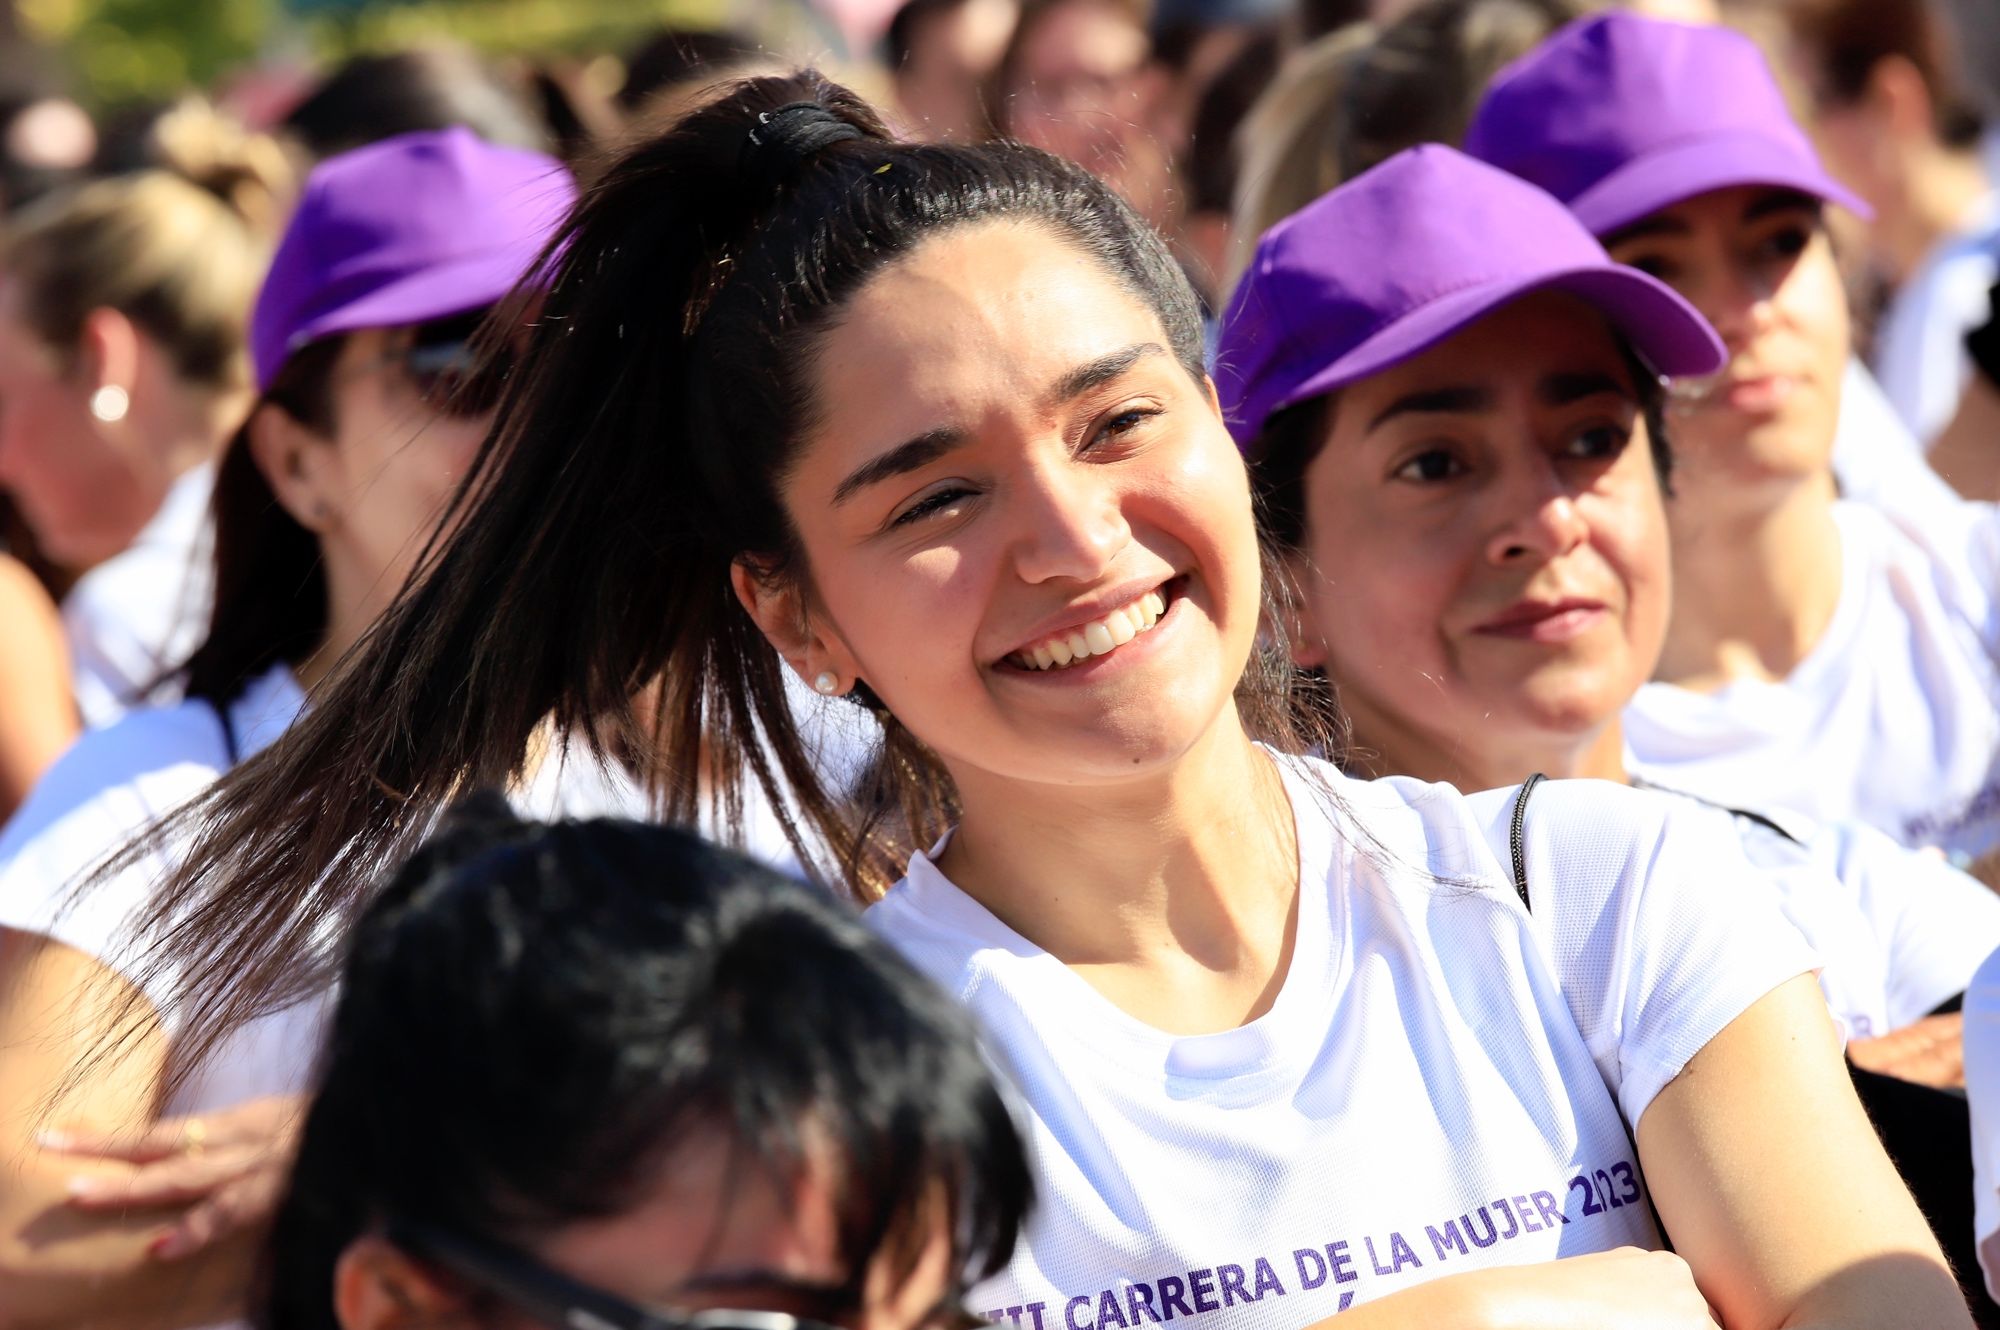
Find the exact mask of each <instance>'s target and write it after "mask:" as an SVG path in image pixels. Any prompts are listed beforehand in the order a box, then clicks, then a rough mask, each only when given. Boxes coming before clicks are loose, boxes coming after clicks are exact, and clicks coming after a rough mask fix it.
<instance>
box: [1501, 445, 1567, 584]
mask: <svg viewBox="0 0 2000 1330" xmlns="http://www.w3.org/2000/svg"><path fill="white" fill-rule="evenodd" d="M1500 502H1501V503H1502V504H1503V505H1504V513H1503V516H1502V518H1501V521H1500V524H1499V525H1498V526H1497V527H1496V528H1495V529H1494V531H1493V533H1492V535H1491V536H1489V537H1488V538H1487V542H1486V558H1487V560H1488V562H1490V563H1492V564H1494V565H1495V566H1504V565H1506V564H1511V563H1518V562H1521V561H1523V560H1529V559H1532V560H1536V561H1539V562H1547V561H1548V560H1550V559H1555V558H1559V557H1560V556H1562V555H1564V554H1567V553H1569V552H1570V551H1571V550H1573V549H1575V548H1576V547H1577V546H1578V545H1581V544H1582V543H1583V542H1584V541H1585V540H1587V539H1588V538H1589V536H1590V528H1589V526H1588V524H1587V523H1585V521H1584V520H1583V514H1582V513H1580V512H1578V511H1577V506H1576V496H1575V494H1574V493H1573V492H1572V491H1571V489H1570V487H1569V486H1568V485H1567V484H1565V483H1564V481H1563V479H1562V477H1561V476H1560V475H1558V474H1557V473H1556V469H1555V467H1554V466H1552V465H1549V464H1547V463H1544V464H1542V465H1539V466H1537V467H1535V468H1534V469H1532V470H1531V471H1527V472H1525V473H1524V474H1523V475H1521V476H1520V477H1519V478H1517V479H1516V480H1515V481H1514V482H1513V483H1511V484H1509V485H1505V486H1503V487H1501V490H1500Z"/></svg>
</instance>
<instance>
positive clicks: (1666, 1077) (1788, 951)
mask: <svg viewBox="0 0 2000 1330" xmlns="http://www.w3.org/2000/svg"><path fill="white" fill-rule="evenodd" d="M1685 802H1686V801H1685V800H1682V799H1680V798H1678V797H1676V796H1672V795H1664V794H1655V793H1650V792H1647V791H1643V790H1632V789H1627V788H1626V787H1624V786H1620V785H1612V784H1608V783H1606V782H1602V781H1556V782H1551V783H1550V784H1549V785H1547V786H1544V787H1543V788H1542V789H1541V790H1539V791H1537V793H1536V794H1535V796H1534V798H1533V800H1532V801H1531V802H1530V804H1529V812H1528V816H1527V833H1526V836H1527V861H1528V877H1529V881H1530V883H1531V890H1532V889H1533V888H1534V887H1535V886H1536V885H1538V884H1546V885H1545V886H1543V887H1542V888H1541V889H1539V890H1534V901H1535V905H1534V915H1535V918H1536V920H1537V921H1538V923H1539V926H1540V927H1541V928H1542V930H1543V932H1544V936H1545V937H1546V939H1547V941H1548V944H1549V948H1550V952H1551V956H1552V959H1553V960H1554V963H1555V968H1556V973H1557V975H1558V976H1559V979H1560V982H1561V983H1562V985H1563V992H1564V995H1565V997H1566V998H1567V999H1568V1001H1569V1006H1570V1010H1571V1013H1572V1014H1573V1015H1574V1016H1575V1018H1576V1023H1577V1027H1578V1028H1579V1029H1580V1030H1581V1031H1582V1032H1583V1037H1584V1039H1585V1041H1586V1043H1587V1045H1588V1047H1589V1048H1590V1051H1591V1056H1592V1057H1593V1058H1594V1059H1595V1060H1596V1062H1597V1065H1598V1069H1599V1071H1600V1072H1601V1073H1602V1074H1603V1076H1604V1080H1605V1084H1606V1085H1608V1086H1609V1087H1610V1088H1611V1091H1612V1093H1613V1094H1614V1095H1616V1096H1617V1099H1618V1104H1619V1107H1620V1108H1621V1109H1623V1110H1624V1113H1625V1120H1626V1122H1627V1123H1629V1124H1631V1125H1632V1126H1634V1127H1635V1128H1636V1127H1637V1125H1638V1123H1639V1119H1640V1118H1641V1117H1642V1116H1643V1115H1644V1113H1645V1111H1646V1109H1647V1108H1648V1107H1649V1106H1650V1105H1651V1104H1652V1102H1653V1097H1654V1096H1655V1095H1657V1094H1658V1093H1659V1092H1660V1090H1661V1089H1662V1088H1663V1087H1664V1086H1665V1085H1666V1084H1667V1083H1668V1082H1669V1081H1671V1080H1673V1079H1674V1077H1676V1076H1678V1075H1680V1073H1681V1069H1682V1068H1683V1067H1685V1066H1686V1065H1687V1063H1688V1059H1690V1058H1692V1057H1693V1056H1694V1055H1695V1054H1696V1053H1698V1052H1700V1051H1701V1050H1702V1048H1703V1047H1705V1046H1706V1045H1707V1043H1708V1041H1709V1040H1710V1039H1713V1038H1714V1037H1715V1036H1716V1035H1717V1034H1720V1033H1721V1032H1722V1029H1723V1027H1725V1026H1727V1025H1728V1024H1729V1023H1730V1022H1731V1021H1733V1020H1735V1019H1736V1018H1737V1017H1738V1016H1740V1015H1742V1014H1743V1013H1744V1012H1745V1011H1747V1010H1748V1009H1749V1008H1750V1007H1751V1006H1753V1005H1755V1004H1756V1002H1757V1001H1758V1000H1759V999H1761V998H1763V997H1764V996H1766V995H1767V994H1769V993H1770V992H1771V991H1772V990H1773V989H1776V988H1777V987H1779V986H1780V985H1781V984H1783V983H1784V982H1785V981H1786V980H1788V979H1793V978H1796V977H1797V976H1799V975H1802V974H1807V973H1811V972H1813V971H1815V970H1817V969H1818V968H1819V958H1818V957H1817V956H1816V955H1815V954H1814V952H1813V950H1812V948H1811V947H1810V946H1808V945H1807V943H1806V940H1805V939H1804V938H1803V937H1802V936H1800V934H1799V931H1798V929H1797V928H1795V927H1793V926H1792V924H1791V923H1790V922H1789V921H1788V920H1786V918H1785V917H1784V915H1783V913H1782V912H1781V911H1780V909H1779V907H1778V902H1777V896H1776V893H1775V892H1774V890H1773V889H1772V887H1771V884H1770V883H1769V881H1768V880H1767V879H1766V877H1765V876H1764V874H1762V873H1760V872H1759V871H1758V870H1757V869H1755V868H1754V867H1752V866H1751V864H1750V861H1749V860H1748V859H1746V858H1745V857H1744V854H1743V848H1742V845H1741V844H1740V842H1739V841H1738V840H1737V838H1736V836H1735V834H1734V832H1733V831H1732V830H1731V829H1730V828H1729V826H1728V823H1727V820H1726V819H1717V818H1710V817H1706V816H1702V815H1701V814H1702V813H1704V812H1705V811H1706V810H1702V809H1699V808H1696V809H1692V810H1688V809H1684V808H1683V807H1682V805H1684V804H1685ZM1545 902H1546V904H1545Z"/></svg>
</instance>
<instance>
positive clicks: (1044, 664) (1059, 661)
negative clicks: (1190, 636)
mask: <svg viewBox="0 0 2000 1330" xmlns="http://www.w3.org/2000/svg"><path fill="white" fill-rule="evenodd" d="M1168 595H1169V593H1168V591H1167V588H1166V587H1164V586H1161V587H1158V588H1155V589H1154V590H1152V591H1148V592H1147V593H1146V594H1145V595H1143V596H1140V597H1139V598H1138V599H1137V600H1134V601H1133V602H1132V603H1131V604H1129V605H1124V606H1121V607H1119V608H1118V609H1115V610H1112V611H1111V612H1110V613H1109V614H1106V615H1103V616H1102V617H1100V618H1096V619H1092V620H1091V621H1090V622H1089V623H1086V624H1081V625H1079V626H1077V627H1075V628H1071V629H1069V630H1068V631H1067V632H1063V633H1058V634H1056V635H1055V636H1053V637H1050V638H1048V639H1047V640H1046V641H1042V642H1037V643H1036V644H1035V645H1034V646H1032V647H1026V648H1023V649H1022V650H1020V651H1016V652H1013V653H1012V654H1010V655H1008V656H1007V657H1006V661H1007V663H1008V664H1009V665H1012V666H1015V667H1016V668H1018V669H1023V670H1065V669H1068V668H1070V667H1071V666H1073V665H1078V664H1081V663H1082V662H1084V661H1086V660H1091V659H1094V658H1096V657H1098V656H1108V655H1110V654H1111V653H1112V652H1114V651H1116V650H1118V648H1120V647H1122V646H1124V645H1125V644H1126V643H1128V642H1131V641H1132V640H1133V639H1135V638H1137V637H1138V636H1139V635H1140V634H1142V633H1147V632H1150V631H1152V628H1153V625H1154V624H1156V623H1158V622H1159V621H1160V616H1161V615H1163V614H1165V613H1166V612H1167V604H1168Z"/></svg>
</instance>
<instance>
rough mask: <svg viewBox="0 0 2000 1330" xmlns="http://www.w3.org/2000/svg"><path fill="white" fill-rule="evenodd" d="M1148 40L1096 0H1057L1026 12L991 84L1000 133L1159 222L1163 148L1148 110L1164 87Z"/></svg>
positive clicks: (1125, 18) (1155, 104)
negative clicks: (996, 93)
mask: <svg viewBox="0 0 2000 1330" xmlns="http://www.w3.org/2000/svg"><path fill="white" fill-rule="evenodd" d="M1151 49H1152V48H1151V43H1150V41H1149V39H1148V38H1147V36H1146V32H1145V30H1144V29H1143V28H1141V27H1140V26H1139V24H1138V23H1137V21H1136V20H1134V19H1133V18H1132V17H1131V16H1130V15H1129V14H1127V13H1125V12H1124V11H1123V10H1121V9H1119V8H1117V7H1115V6H1113V5H1111V4H1108V3H1103V2H1102V0H1066V2H1065V3H1062V4H1059V5H1057V6H1056V7H1055V8H1054V9H1052V10H1049V11H1046V12H1044V13H1040V14H1038V15H1036V16H1035V18H1034V19H1033V22H1032V24H1031V26H1030V27H1029V29H1028V31H1027V34H1026V36H1025V38H1024V39H1023V42H1022V45H1021V48H1020V50H1019V51H1018V52H1017V54H1016V56H1015V60H1014V64H1013V67H1012V68H1011V69H1010V70H1009V71H1008V77H1007V80H1006V84H1005V86H1004V87H1002V88H1001V90H1000V95H1001V96H1002V97H1003V98H1004V99H1005V102H1006V105H1005V107H1004V108H1003V111H1002V115H1003V118H1004V121H1005V124H1006V127H1007V132H1008V134H1009V135H1010V136H1011V137H1013V138H1017V139H1019V140H1021V141H1022V142H1023V143H1029V144H1032V145H1034V146H1035V147H1037V148H1042V149H1044V150H1046V151H1048V152H1052V153H1054V154H1055V155H1056V156H1058V157H1066V158H1068V159H1069V160H1070V161H1073V162H1075V163H1077V164H1078V165H1079V166H1083V167H1085V168H1087V169H1088V170H1090V171H1091V172H1092V173H1093V174H1095V175H1097V176H1099V177H1101V178H1103V179H1104V180H1105V181H1107V182H1109V183H1110V184H1111V185H1112V186H1113V187H1114V188H1116V189H1117V190H1118V191H1119V193H1121V194H1123V195H1124V196H1125V198H1126V199H1127V200H1128V201H1129V202H1130V203H1131V204H1132V205H1133V206H1134V207H1136V208H1137V209H1139V211H1140V212H1141V213H1142V214H1143V215H1145V216H1147V217H1148V218H1149V219H1152V220H1154V221H1155V222H1156V223H1157V222H1159V221H1161V220H1163V218H1164V213H1163V212H1162V209H1163V208H1165V206H1166V204H1165V200H1164V199H1163V198H1162V197H1161V195H1162V194H1163V193H1164V191H1165V188H1166V184H1167V182H1166V180H1165V178H1164V173H1165V171H1166V168H1167V160H1168V154H1167V152H1166V150H1165V149H1164V147H1163V146H1162V145H1161V143H1160V142H1159V139H1158V135H1157V130H1158V126H1157V124H1156V116H1157V114H1158V112H1159V110H1160V102H1161V99H1162V96H1163V93H1164V91H1165V87H1164V83H1163V82H1162V81H1161V80H1160V79H1159V78H1158V77H1156V76H1155V74H1154V71H1152V70H1151V68H1150V66H1149V63H1148V62H1149V59H1150V55H1151Z"/></svg>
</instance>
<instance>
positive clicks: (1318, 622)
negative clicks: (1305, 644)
mask: <svg viewBox="0 0 2000 1330" xmlns="http://www.w3.org/2000/svg"><path fill="white" fill-rule="evenodd" d="M1311 521H1312V531H1313V535H1312V538H1311V541H1310V549H1311V553H1312V558H1313V570H1312V572H1311V573H1310V574H1309V575H1308V583H1307V585H1306V586H1304V587H1302V588H1301V591H1302V592H1303V594H1304V595H1305V597H1306V600H1307V603H1308V606H1309V607H1310V609H1311V611H1312V619H1313V624H1312V629H1313V630H1314V631H1315V633H1316V635H1317V636H1318V637H1319V638H1320V640H1321V641H1322V642H1323V643H1324V645H1325V647H1326V649H1327V660H1328V669H1329V670H1330V671H1331V672H1332V673H1333V674H1335V676H1336V677H1340V678H1346V679H1350V680H1359V679H1364V678H1372V679H1394V678H1399V677H1404V676H1409V677H1414V676H1415V674H1416V673H1417V671H1416V670H1413V669H1412V668H1411V666H1412V665H1415V666H1417V667H1418V669H1424V668H1426V663H1429V664H1430V665H1431V666H1434V665H1435V663H1436V662H1437V661H1438V660H1439V659H1440V657H1441V654H1442V646H1441V642H1442V629H1441V625H1442V624H1443V623H1444V622H1445V621H1446V620H1447V618H1448V617H1449V616H1450V612H1451V608H1452V606H1453V604H1454V603H1455V601H1456V600H1457V598H1458V595H1459V589H1460V587H1461V586H1462V585H1463V584H1464V581H1465V577H1464V571H1465V570H1464V568H1463V567H1462V564H1463V562H1464V560H1463V559H1462V558H1461V557H1460V551H1459V550H1457V549H1456V547H1455V545H1454V543H1453V542H1452V541H1451V539H1450V537H1449V533H1448V532H1444V531H1429V530H1426V531H1423V532H1418V531H1414V530H1413V529H1412V527H1411V526H1410V524H1408V523H1404V522H1394V521H1384V520H1381V519H1380V517H1379V516H1378V515H1377V514H1375V513H1371V512H1370V511H1369V509H1368V506H1367V505H1366V504H1363V503H1359V502H1352V501H1349V502H1329V501H1328V500H1327V499H1326V498H1325V497H1323V496H1321V497H1316V498H1315V500H1314V502H1313V504H1312V514H1311ZM1433 672H1435V671H1434V670H1433Z"/></svg>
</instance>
